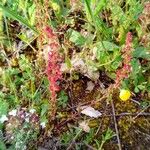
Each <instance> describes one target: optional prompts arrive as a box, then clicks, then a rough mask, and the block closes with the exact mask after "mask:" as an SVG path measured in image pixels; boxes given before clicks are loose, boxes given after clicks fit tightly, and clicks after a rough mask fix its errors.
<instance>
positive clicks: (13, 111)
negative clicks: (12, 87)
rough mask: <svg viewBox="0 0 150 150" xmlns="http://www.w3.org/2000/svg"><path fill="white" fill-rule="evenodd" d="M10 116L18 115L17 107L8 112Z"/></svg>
mask: <svg viewBox="0 0 150 150" xmlns="http://www.w3.org/2000/svg"><path fill="white" fill-rule="evenodd" d="M8 114H9V115H10V116H16V115H17V110H16V109H13V110H12V111H10V112H9V113H8Z"/></svg>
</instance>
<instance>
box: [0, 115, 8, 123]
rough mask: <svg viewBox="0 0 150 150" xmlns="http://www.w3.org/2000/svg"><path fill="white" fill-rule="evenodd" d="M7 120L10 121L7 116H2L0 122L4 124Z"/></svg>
mask: <svg viewBox="0 0 150 150" xmlns="http://www.w3.org/2000/svg"><path fill="white" fill-rule="evenodd" d="M7 120H8V118H7V116H6V115H2V116H1V118H0V122H1V123H4V122H5V121H7Z"/></svg>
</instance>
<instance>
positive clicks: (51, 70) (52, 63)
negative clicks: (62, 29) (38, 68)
mask: <svg viewBox="0 0 150 150" xmlns="http://www.w3.org/2000/svg"><path fill="white" fill-rule="evenodd" d="M45 32H46V36H47V38H48V46H49V52H48V62H47V68H46V74H47V76H48V80H49V82H50V86H49V89H50V92H51V100H52V103H53V104H52V105H55V104H56V96H57V94H56V92H58V91H59V90H60V87H59V85H58V82H59V80H61V79H62V73H61V71H60V61H61V57H60V55H59V48H60V46H59V42H58V39H57V36H56V34H55V33H54V32H53V31H52V29H51V28H50V27H46V29H45Z"/></svg>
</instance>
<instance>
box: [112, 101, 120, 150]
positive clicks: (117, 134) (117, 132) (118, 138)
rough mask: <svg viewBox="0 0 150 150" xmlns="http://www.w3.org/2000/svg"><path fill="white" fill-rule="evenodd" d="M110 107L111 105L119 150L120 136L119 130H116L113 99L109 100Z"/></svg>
mask: <svg viewBox="0 0 150 150" xmlns="http://www.w3.org/2000/svg"><path fill="white" fill-rule="evenodd" d="M111 107H112V113H113V119H114V123H115V130H116V136H117V140H118V147H119V150H121V149H122V148H121V142H120V137H119V131H118V126H117V121H116V115H115V107H114V103H113V100H111Z"/></svg>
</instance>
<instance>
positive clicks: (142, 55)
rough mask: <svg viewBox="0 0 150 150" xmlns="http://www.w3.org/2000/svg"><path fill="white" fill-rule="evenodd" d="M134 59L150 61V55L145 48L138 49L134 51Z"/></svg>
mask: <svg viewBox="0 0 150 150" xmlns="http://www.w3.org/2000/svg"><path fill="white" fill-rule="evenodd" d="M133 57H136V58H144V59H148V60H150V53H149V52H148V51H146V49H145V48H144V47H137V48H136V49H135V50H134V51H133Z"/></svg>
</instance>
